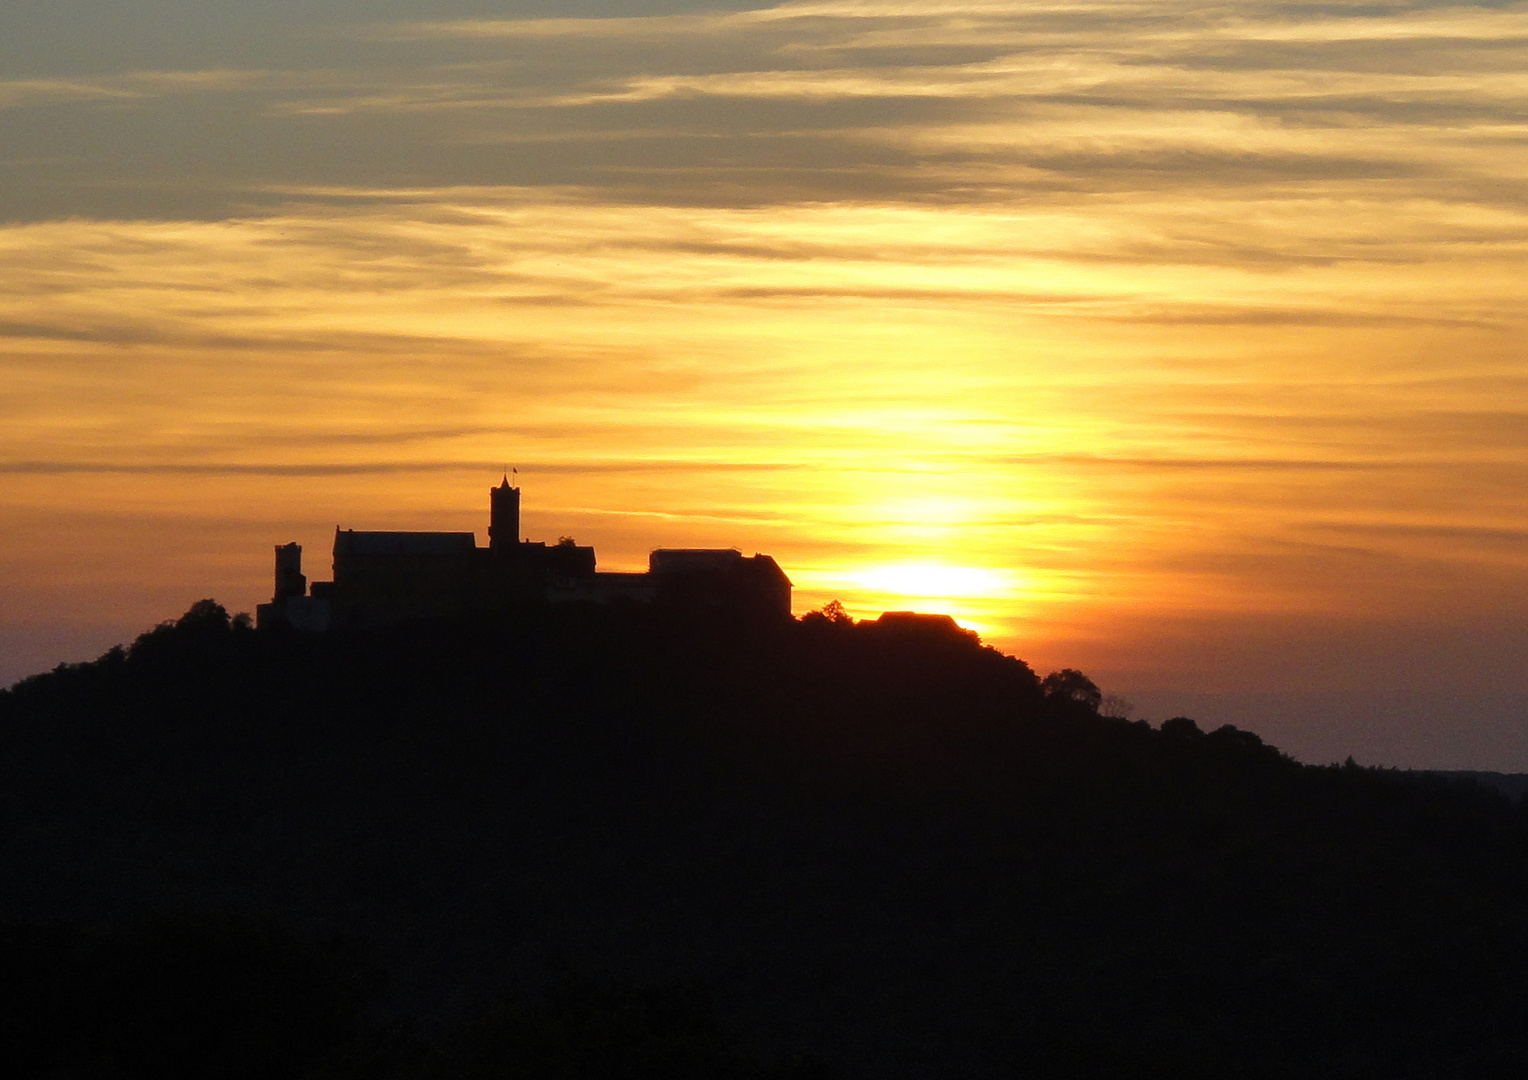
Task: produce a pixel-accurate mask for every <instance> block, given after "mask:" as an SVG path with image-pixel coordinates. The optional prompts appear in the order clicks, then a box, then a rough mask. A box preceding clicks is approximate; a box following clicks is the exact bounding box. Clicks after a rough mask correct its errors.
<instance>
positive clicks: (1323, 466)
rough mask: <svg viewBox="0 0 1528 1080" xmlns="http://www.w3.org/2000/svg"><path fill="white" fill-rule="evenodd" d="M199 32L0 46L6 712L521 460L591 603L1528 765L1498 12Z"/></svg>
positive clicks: (347, 11)
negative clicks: (988, 663) (659, 554)
mask: <svg viewBox="0 0 1528 1080" xmlns="http://www.w3.org/2000/svg"><path fill="white" fill-rule="evenodd" d="M69 2H71V3H72V2H74V0H69ZM180 3H181V0H162V2H160V3H157V4H149V5H147V8H148V9H151V10H152V12H157V13H158V14H159V16H161V17H162V22H161V23H155V22H153V20H152V19H149V20H148V21H146V22H145V23H144V24H142V25H140V26H138V27H137V28H136V33H135V35H134V34H125V35H124V36H123V39H122V40H123V41H124V42H125V44H124V45H123V46H122V48H121V49H120V50H119V51H118V52H114V51H113V50H112V49H110V48H108V47H107V45H108V44H109V43H108V42H105V41H104V40H103V41H97V42H95V43H94V45H92V42H91V40H90V39H89V34H86V35H84V37H85V40H84V41H83V42H81V41H77V40H75V38H74V37H71V36H70V34H69V33H67V32H66V30H67V27H66V26H65V21H64V20H63V16H62V15H60V16H59V20H60V21H59V22H58V24H57V25H54V24H52V23H50V22H48V21H47V19H46V18H45V17H44V16H43V15H38V14H36V11H34V10H33V9H31V8H28V9H27V10H28V11H32V12H33V14H32V15H31V16H29V17H30V18H33V19H34V21H33V22H32V23H29V24H27V25H25V26H21V25H17V26H11V27H7V26H6V25H5V24H4V22H3V21H0V39H6V40H10V41H12V42H13V43H14V42H16V41H17V40H21V41H22V42H23V43H24V44H26V45H28V46H29V47H27V48H23V47H21V46H14V45H13V46H6V47H0V61H3V62H4V63H5V64H6V67H5V68H4V69H0V73H3V74H4V75H5V77H4V78H3V79H0V145H3V146H5V147H6V152H5V157H6V161H5V163H4V169H5V173H4V177H0V281H3V282H4V285H5V288H4V289H3V290H0V370H3V374H4V382H3V385H0V419H3V421H4V423H3V425H0V514H3V520H4V525H5V527H4V531H3V535H0V679H3V680H6V681H8V680H10V679H14V678H16V677H19V676H21V675H24V674H26V673H28V672H30V671H34V670H38V669H41V668H45V667H48V666H51V665H52V664H53V663H55V662H57V661H59V660H77V659H83V658H86V657H89V656H91V655H94V654H95V653H97V652H99V651H100V650H101V649H102V648H104V647H105V646H107V645H109V644H111V643H113V642H116V641H119V640H123V639H125V638H128V637H130V636H131V635H133V634H134V633H136V632H138V631H140V630H142V629H143V628H145V627H146V626H147V625H150V624H152V623H153V622H155V621H157V620H159V619H161V618H165V617H168V616H172V615H174V614H177V613H178V612H179V611H181V610H184V608H185V607H186V606H187V605H188V604H189V603H190V601H192V600H194V599H196V598H198V597H201V596H204V595H212V596H215V597H217V598H219V599H221V600H223V601H224V602H225V603H226V604H228V605H229V606H230V607H232V608H238V609H247V608H252V607H253V605H254V604H256V603H257V602H260V601H261V600H263V599H264V598H265V595H266V593H267V592H268V591H269V587H270V583H269V579H270V552H271V545H272V544H273V543H276V542H284V541H287V540H299V541H301V542H302V543H303V544H304V546H305V547H306V548H307V551H308V569H309V573H310V575H311V576H315V577H318V576H322V575H323V573H324V570H325V568H326V565H327V552H328V546H329V543H330V540H331V538H332V531H333V528H334V526H335V525H336V524H343V525H345V526H347V527H358V528H426V529H427V528H438V529H475V530H477V531H478V532H479V534H480V539H482V534H483V531H484V529H485V528H486V509H487V488H488V487H489V485H490V484H491V483H493V482H495V481H497V479H498V475H499V472H500V470H501V468H502V467H503V465H504V464H515V465H517V466H518V467H519V468H520V470H521V471H520V480H521V482H522V486H523V488H524V490H525V500H526V525H525V529H526V532H527V534H528V535H531V536H534V537H540V538H545V539H555V538H556V537H557V536H559V535H564V534H571V535H573V536H575V537H576V538H577V539H578V540H579V541H580V542H583V543H592V544H594V545H595V546H596V547H597V549H598V552H599V557H600V563H601V566H602V567H603V568H605V569H629V568H639V567H641V566H642V565H644V564H645V560H646V554H647V552H648V550H649V549H651V548H653V547H656V546H664V545H667V546H680V545H682V546H708V545H716V546H737V547H740V548H742V549H744V550H745V551H749V552H752V551H755V550H758V551H767V552H770V553H772V554H774V555H775V556H776V557H777V558H778V559H779V560H780V561H781V563H782V564H783V565H784V566H785V567H786V569H787V571H788V572H789V573H790V574H791V576H792V578H793V579H794V580H795V582H796V584H797V596H798V604H797V607H798V610H802V611H804V610H807V609H810V608H812V607H817V606H820V605H821V604H822V603H824V602H826V601H827V600H829V599H831V598H835V597H837V598H840V599H842V600H843V602H844V603H845V604H846V605H847V606H848V607H849V609H850V610H851V611H852V612H854V613H856V614H863V615H874V614H875V613H877V612H879V611H881V610H884V609H886V608H889V607H899V608H900V607H917V608H922V609H926V610H942V611H950V612H953V613H954V614H956V615H957V616H958V617H959V618H960V619H961V620H962V621H963V622H965V623H966V624H967V625H970V626H973V627H975V628H978V629H979V630H980V631H981V632H982V634H983V636H984V637H985V638H986V640H988V641H989V642H991V643H993V644H996V645H998V646H999V647H1001V648H1003V649H1004V650H1005V651H1010V652H1014V653H1015V654H1017V655H1019V656H1022V657H1024V658H1026V659H1028V660H1030V661H1031V663H1033V664H1034V666H1036V667H1037V668H1038V669H1040V670H1041V672H1042V673H1043V672H1044V671H1046V670H1050V669H1052V668H1054V667H1059V666H1063V665H1065V666H1076V667H1081V668H1083V669H1084V670H1086V671H1088V672H1090V673H1091V674H1093V675H1094V677H1095V678H1097V680H1098V681H1099V682H1100V683H1101V684H1103V686H1104V688H1105V689H1106V690H1110V691H1113V692H1115V693H1118V694H1121V695H1123V696H1124V697H1127V698H1129V699H1131V700H1133V701H1135V702H1136V703H1137V706H1138V708H1137V715H1142V716H1146V717H1147V718H1149V719H1153V720H1160V719H1161V718H1163V717H1165V716H1167V715H1171V714H1172V712H1175V711H1182V710H1188V711H1191V712H1192V713H1193V714H1194V715H1196V716H1198V717H1199V718H1200V720H1201V723H1205V724H1208V725H1211V726H1213V725H1215V724H1218V723H1223V722H1234V723H1238V724H1241V725H1243V726H1249V727H1252V728H1254V729H1255V730H1258V731H1259V732H1261V733H1262V734H1264V735H1265V737H1267V738H1269V739H1270V740H1271V741H1273V742H1274V743H1276V744H1277V745H1280V746H1281V747H1284V748H1285V749H1288V750H1290V751H1291V752H1294V753H1296V754H1297V755H1298V756H1301V757H1302V758H1305V759H1307V760H1323V761H1324V760H1330V759H1333V758H1339V757H1341V756H1344V755H1346V754H1348V753H1353V754H1355V755H1356V756H1358V757H1359V758H1360V760H1364V761H1367V762H1374V763H1380V764H1398V765H1418V766H1447V767H1482V768H1500V769H1514V770H1528V674H1525V672H1528V663H1525V662H1524V660H1525V657H1524V651H1525V646H1528V587H1525V585H1524V569H1525V563H1528V557H1525V548H1524V541H1525V538H1528V499H1525V496H1524V490H1525V487H1524V482H1525V480H1528V468H1525V465H1524V448H1525V443H1528V371H1525V366H1524V363H1523V341H1524V335H1523V323H1524V321H1525V318H1524V314H1523V308H1524V305H1523V302H1522V296H1523V286H1524V283H1525V274H1524V268H1525V252H1528V208H1525V205H1524V200H1523V184H1522V177H1523V176H1524V175H1525V173H1528V169H1525V165H1528V161H1525V157H1528V152H1525V147H1528V140H1525V135H1528V121H1525V118H1524V114H1523V111H1522V105H1521V102H1522V101H1523V100H1524V92H1525V90H1528V74H1524V72H1528V8H1525V7H1524V6H1523V5H1495V6H1482V7H1470V8H1464V7H1442V6H1430V5H1425V4H1395V5H1391V6H1388V7H1387V6H1385V5H1374V4H1364V5H1357V4H1354V5H1351V6H1348V5H1344V4H1341V3H1337V4H1331V3H1324V4H1319V5H1317V4H1311V5H1303V4H1299V3H1292V4H1291V3H1284V4H1256V3H1249V4H1238V5H1234V6H1228V7H1226V8H1223V9H1217V8H1209V9H1206V8H1204V7H1202V6H1199V5H1190V4H1186V3H1168V2H1143V3H1120V4H1081V3H1078V4H1071V3H1056V4H1032V3H1000V2H971V3H965V2H956V3H948V4H940V3H920V4H917V5H903V4H897V3H875V2H870V3H821V4H787V5H783V6H780V7H776V8H769V9H763V10H759V11H719V10H718V11H707V10H687V9H686V6H685V5H683V4H678V5H668V6H664V5H660V4H650V5H643V4H640V3H638V4H631V5H623V6H621V7H620V8H619V10H618V11H617V9H616V8H615V7H614V6H613V5H606V6H603V7H602V5H601V4H600V3H598V2H595V3H590V4H586V5H583V6H581V7H578V8H576V11H577V12H578V13H579V14H580V15H581V16H583V17H579V18H558V19H547V18H538V17H537V15H538V14H544V12H541V13H538V11H537V10H536V9H535V7H534V5H525V6H524V10H523V17H518V18H516V17H512V16H504V15H503V12H504V11H505V5H503V4H499V5H496V8H495V10H497V11H498V12H499V13H500V15H501V17H499V18H495V19H492V20H487V21H485V20H484V18H483V17H482V16H483V12H484V10H485V9H486V5H475V4H474V3H472V2H470V0H461V2H459V3H458V2H456V0H439V2H437V3H431V4H425V5H422V6H419V9H420V10H421V11H426V14H425V15H421V16H419V17H417V18H414V20H413V21H406V10H405V7H400V6H399V5H396V4H391V3H388V2H383V0H378V2H376V3H375V4H372V5H371V10H368V5H367V4H352V5H348V6H343V7H344V10H343V11H340V10H339V9H338V8H334V9H331V8H330V7H326V6H325V5H318V6H317V9H316V10H317V12H318V14H316V15H314V14H310V15H307V16H302V15H299V14H296V13H295V8H294V7H291V6H289V5H286V4H284V3H271V4H269V5H267V9H268V11H269V13H270V16H271V17H270V19H269V20H268V21H267V23H263V24H261V25H259V26H254V24H253V23H248V18H249V17H248V16H247V14H244V15H241V14H238V13H236V12H235V11H234V9H233V8H232V7H229V8H227V10H226V11H225V10H224V8H223V6H222V5H220V4H216V3H214V4H210V5H204V6H203V7H201V8H198V9H197V10H198V12H199V14H198V15H197V16H196V18H191V17H189V16H187V17H185V18H181V17H180V16H182V15H185V13H186V12H188V11H190V9H189V8H182V7H178V6H177V5H178V4H180ZM68 7H69V3H63V4H61V5H59V6H58V10H61V11H63V10H66V9H67V8H68ZM255 7H256V8H260V7H261V5H255ZM37 10H41V9H37ZM49 10H54V9H52V8H50V9H49ZM515 10H516V11H520V10H521V9H519V8H516V9H515ZM569 10H575V9H569ZM331 11H332V14H331ZM613 12H614V13H615V14H618V15H619V16H620V17H614V15H613V14H612V13H613ZM363 14H364V15H366V16H367V17H365V18H362V17H361V15H363ZM437 16H438V17H437ZM222 17H226V19H227V20H229V22H228V23H227V26H228V27H232V26H234V24H235V21H237V20H238V19H241V18H243V19H245V20H246V22H245V23H239V24H238V25H239V26H240V27H242V28H243V29H241V31H240V33H239V34H237V35H234V34H231V33H230V34H225V35H222V36H220V35H219V34H218V33H216V31H217V30H219V28H220V26H222V24H220V23H219V22H218V19H219V18H222ZM5 18H14V16H0V20H3V19H5ZM197 19H201V20H202V21H201V22H197V21H196V20H197ZM304 20H306V21H304ZM251 27H253V28H251ZM104 32H105V31H102V33H104ZM18 34H19V35H20V38H19V39H18V36H17V35H18ZM28 35H31V37H30V40H28ZM7 50H9V51H7Z"/></svg>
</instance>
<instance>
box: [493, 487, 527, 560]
mask: <svg viewBox="0 0 1528 1080" xmlns="http://www.w3.org/2000/svg"><path fill="white" fill-rule="evenodd" d="M488 497H489V506H490V511H489V516H488V546H489V547H490V548H492V549H494V550H495V551H513V550H515V546H516V545H517V544H519V543H520V489H519V488H517V487H510V486H509V477H508V476H505V477H504V482H503V483H502V484H500V485H499V486H498V487H496V488H491V489H489V492H488Z"/></svg>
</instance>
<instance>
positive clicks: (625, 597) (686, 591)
mask: <svg viewBox="0 0 1528 1080" xmlns="http://www.w3.org/2000/svg"><path fill="white" fill-rule="evenodd" d="M489 507H490V512H489V525H488V546H487V547H478V545H477V537H476V535H475V534H473V533H470V532H362V531H359V530H356V529H340V528H336V529H335V530H334V575H333V580H331V581H315V582H314V583H313V584H312V587H311V588H310V587H309V585H308V581H307V578H306V576H305V575H304V574H303V572H302V547H301V545H299V544H281V545H279V546H277V548H276V591H275V595H274V596H273V597H272V598H271V602H270V603H268V604H261V605H260V606H259V607H258V608H257V609H256V625H257V626H259V627H260V628H262V629H273V628H276V627H290V628H293V629H297V630H307V631H325V630H331V629H341V628H345V627H354V626H378V625H386V624H389V623H400V622H408V621H412V620H416V619H431V618H441V617H445V616H451V615H462V614H468V613H474V612H476V613H489V612H503V611H512V610H516V609H519V608H524V607H528V606H533V605H537V604H541V603H551V604H559V603H578V602H583V603H597V604H610V603H619V602H628V603H643V604H664V605H670V606H675V607H682V608H687V609H697V610H707V611H713V612H718V613H731V614H736V615H738V616H741V617H745V618H770V617H782V616H783V617H787V618H788V617H789V616H790V610H791V581H790V578H788V577H786V576H785V572H784V571H782V570H781V569H780V567H779V564H777V563H776V562H775V560H774V559H773V558H771V557H770V556H768V555H752V556H744V555H743V553H742V552H740V551H738V550H736V549H735V548H720V549H712V548H706V549H694V548H685V549H676V548H659V549H658V550H656V551H654V552H652V554H651V555H650V556H649V557H648V569H647V572H646V573H641V574H621V573H602V572H600V571H599V570H597V569H596V568H595V557H594V548H592V547H585V546H582V545H579V544H575V543H573V542H572V541H571V540H561V541H558V542H557V543H555V544H546V543H543V542H540V541H531V540H522V539H521V538H520V489H519V488H517V487H511V486H510V483H509V478H508V477H507V476H506V477H505V478H504V481H503V483H501V484H500V485H499V486H498V487H496V488H493V489H491V491H490V492H489Z"/></svg>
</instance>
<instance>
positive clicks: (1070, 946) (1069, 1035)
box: [0, 605, 1528, 1078]
mask: <svg viewBox="0 0 1528 1080" xmlns="http://www.w3.org/2000/svg"><path fill="white" fill-rule="evenodd" d="M1525 826H1528V822H1525V818H1524V812H1523V811H1522V810H1520V809H1514V808H1513V806H1512V805H1511V804H1510V803H1509V802H1508V801H1507V800H1506V799H1504V798H1502V797H1500V796H1498V795H1496V794H1494V793H1491V792H1488V791H1486V790H1484V789H1481V788H1479V787H1477V786H1474V785H1469V784H1464V783H1449V782H1444V781H1441V780H1429V779H1428V778H1425V777H1419V776H1410V775H1406V774H1397V773H1385V772H1379V771H1371V770H1364V769H1359V768H1356V767H1351V766H1350V767H1346V768H1313V767H1308V766H1301V765H1298V764H1296V763H1294V762H1292V761H1290V760H1288V759H1286V758H1284V757H1283V756H1281V755H1280V754H1279V753H1278V752H1277V751H1275V750H1272V749H1271V748H1268V747H1266V746H1264V745H1262V744H1261V743H1260V742H1259V741H1258V740H1257V739H1256V737H1254V736H1252V735H1250V734H1247V733H1244V732H1237V731H1235V730H1233V729H1224V730H1222V731H1219V732H1214V733H1211V734H1208V735H1206V734H1201V733H1199V731H1198V730H1197V729H1196V728H1195V727H1194V726H1193V725H1192V724H1191V723H1188V722H1186V721H1179V722H1174V723H1169V724H1167V725H1164V729H1163V730H1161V731H1155V730H1152V729H1150V728H1149V727H1147V726H1146V725H1144V724H1130V723H1126V722H1124V721H1119V720H1111V719H1106V718H1101V717H1099V716H1097V715H1096V714H1094V713H1093V711H1092V710H1091V708H1090V707H1089V705H1088V703H1087V702H1086V701H1080V700H1076V699H1075V698H1074V697H1073V696H1069V695H1067V694H1065V693H1060V692H1058V693H1054V694H1052V695H1050V696H1049V697H1047V696H1045V695H1044V694H1043V693H1042V691H1041V689H1040V686H1039V683H1038V680H1036V678H1035V677H1034V675H1033V674H1032V673H1031V672H1030V670H1029V669H1028V668H1027V667H1026V666H1025V665H1024V664H1023V663H1021V662H1019V661H1017V660H1013V659H1011V658H1008V657H1004V656H1001V655H999V654H997V653H995V652H993V651H992V650H990V649H984V648H982V647H981V646H980V645H979V644H977V643H976V642H975V641H974V640H973V639H970V638H969V637H967V636H964V635H959V634H938V633H935V632H926V633H917V632H911V633H894V632H891V631H889V630H887V629H886V628H884V627H877V626H873V625H860V626H852V625H847V624H842V623H834V622H831V621H829V620H826V619H822V618H815V619H809V620H807V621H804V622H800V623H782V624H780V625H777V626H769V627H762V628H761V627H755V628H752V629H749V630H743V629H739V628H736V627H731V628H729V627H727V626H724V625H701V624H697V623H693V622H682V621H678V620H674V619H668V620H665V618H663V617H662V616H660V615H657V614H655V613H652V612H648V611H643V610H629V611H614V612H594V611H582V612H580V611H574V610H560V611H556V612H551V613H544V614H542V615H539V616H536V617H530V616H527V617H526V618H525V619H523V620H521V621H518V622H512V623H506V622H480V623H449V624H432V625H430V626H420V627H412V628H397V629H394V630H389V631H385V632H383V631H379V632H375V633H371V634H364V635H363V634H351V635H335V636H323V637H302V636H295V635H293V636H282V635H271V634H255V633H253V632H250V631H247V630H241V629H240V628H238V627H236V626H235V627H230V625H229V623H228V621H227V618H226V616H225V615H224V614H223V613H222V612H221V609H216V608H214V607H211V606H208V605H202V606H200V607H199V608H197V609H193V612H192V613H190V614H188V616H187V617H186V618H184V619H182V620H181V621H180V623H178V624H176V625H173V626H167V627H164V628H161V629H160V630H158V631H155V632H153V633H150V634H148V635H145V636H144V637H143V638H140V639H139V641H138V642H137V643H136V644H135V645H134V646H133V647H132V648H131V649H129V650H126V651H120V650H119V651H114V652H112V653H110V654H108V655H107V656H106V657H103V658H102V659H101V660H100V661H97V662H95V663H93V664H86V665H79V666H76V667H72V668H67V669H60V670H59V671H57V672H54V673H51V674H48V675H45V676H40V677H38V678H35V679H32V680H28V681H27V682H25V683H23V684H20V685H19V686H18V687H16V688H14V689H13V690H12V691H10V692H7V693H4V694H0V845H3V846H0V890H3V891H0V917H4V918H7V919H10V920H12V923H13V925H12V926H11V928H10V929H9V930H7V931H6V932H5V934H4V937H3V942H0V946H3V952H0V958H3V959H4V962H5V967H6V969H7V970H8V971H9V972H11V973H12V975H11V977H10V978H8V979H6V980H4V981H3V989H0V1006H3V1009H4V1011H3V1013H0V1050H3V1053H4V1055H5V1056H6V1058H7V1059H8V1060H9V1062H11V1063H12V1064H13V1065H14V1064H15V1063H20V1064H21V1066H22V1068H21V1070H20V1073H19V1075H34V1076H60V1077H139V1076H142V1077H150V1076H152V1077H157V1078H162V1077H170V1076H188V1077H189V1076H209V1075H221V1076H228V1077H246V1076H247V1077H251V1078H255V1077H296V1076H302V1075H313V1076H334V1077H340V1076H371V1077H378V1078H383V1077H400V1078H401V1077H421V1078H425V1077H428V1078H434V1077H458V1076H459V1077H478V1076H485V1077H486V1076H490V1075H492V1076H523V1077H530V1078H539V1077H552V1076H556V1077H574V1076H587V1077H600V1078H605V1077H619V1076H633V1077H635V1076H666V1077H691V1076H693V1077H733V1076H736V1077H751V1076H761V1077H762V1076H766V1075H768V1076H782V1075H797V1076H802V1075H822V1076H864V1077H875V1076H883V1075H885V1076H917V1077H937V1076H950V1077H986V1076H993V1077H997V1076H1014V1077H1148V1076H1150V1077H1175V1078H1183V1077H1199V1076H1203V1077H1241V1076H1245V1077H1270V1078H1271V1077H1301V1078H1308V1077H1355V1078H1356V1077H1387V1078H1388V1077H1428V1078H1437V1077H1450V1076H1459V1077H1473V1076H1493V1075H1528V1071H1525V1070H1528V1023H1525V1019H1528V1017H1525V1015H1524V1003H1525V1002H1528V966H1525V963H1524V960H1525V958H1528V859H1525V857H1524V856H1525V854H1528V844H1525V840H1528V828H1525ZM383 973H385V975H386V981H385V985H384V982H383V980H382V974H383ZM399 1022H406V1023H407V1024H408V1025H410V1027H409V1030H410V1031H412V1032H413V1033H412V1034H400V1033H399V1030H398V1029H396V1028H395V1027H390V1026H389V1025H396V1024H397V1023H399ZM803 1058H814V1059H818V1060H819V1061H820V1064H819V1065H818V1066H810V1065H807V1064H803V1063H802V1060H801V1059H803ZM793 1060H794V1061H795V1064H791V1062H792V1061H793ZM517 1070H518V1071H517ZM11 1075H18V1073H17V1072H15V1071H13V1072H12V1073H11Z"/></svg>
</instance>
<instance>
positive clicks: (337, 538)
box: [334, 529, 477, 555]
mask: <svg viewBox="0 0 1528 1080" xmlns="http://www.w3.org/2000/svg"><path fill="white" fill-rule="evenodd" d="M476 548H477V536H476V535H475V534H473V533H470V532H357V531H356V530H355V529H336V530H335V531H334V553H335V554H336V555H460V554H462V553H464V552H468V551H473V550H475V549H476Z"/></svg>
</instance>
